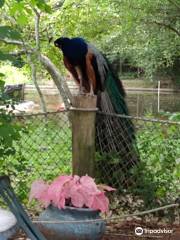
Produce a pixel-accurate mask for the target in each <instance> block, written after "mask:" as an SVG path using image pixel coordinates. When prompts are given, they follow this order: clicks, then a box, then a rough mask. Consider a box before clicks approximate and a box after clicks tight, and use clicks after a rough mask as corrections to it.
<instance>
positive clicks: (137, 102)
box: [25, 87, 180, 116]
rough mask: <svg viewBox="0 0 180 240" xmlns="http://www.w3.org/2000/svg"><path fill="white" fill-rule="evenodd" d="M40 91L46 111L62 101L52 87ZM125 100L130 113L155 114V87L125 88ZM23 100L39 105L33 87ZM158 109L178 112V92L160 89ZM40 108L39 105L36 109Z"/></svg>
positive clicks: (179, 94) (156, 105)
mask: <svg viewBox="0 0 180 240" xmlns="http://www.w3.org/2000/svg"><path fill="white" fill-rule="evenodd" d="M42 92H43V95H44V98H45V101H46V104H47V109H48V111H56V110H57V109H58V106H60V104H61V103H62V99H61V97H60V96H59V93H58V91H57V90H56V89H55V88H54V87H53V88H52V87H50V88H48V87H47V88H45V87H43V88H42ZM126 93H127V96H126V101H127V104H128V107H129V112H130V115H132V116H144V115H145V114H146V113H149V112H151V113H153V114H156V113H157V112H158V93H157V89H155V90H152V89H145V88H144V89H142V88H141V89H139V90H138V89H132V88H131V89H129V88H127V89H126ZM25 100H31V101H34V102H36V103H38V104H39V105H40V101H39V97H38V95H37V93H36V91H35V89H34V88H33V89H32V88H31V89H29V88H26V89H25ZM159 102H160V106H159V107H160V110H163V111H168V112H180V92H173V91H172V90H167V89H164V90H161V92H160V99H159ZM39 110H40V106H39V107H38V108H37V109H36V111H39Z"/></svg>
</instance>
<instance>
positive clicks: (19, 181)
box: [0, 112, 72, 200]
mask: <svg viewBox="0 0 180 240" xmlns="http://www.w3.org/2000/svg"><path fill="white" fill-rule="evenodd" d="M15 121H16V123H18V124H19V125H20V127H21V128H22V130H21V133H20V134H21V138H20V141H18V143H15V150H16V153H15V155H11V156H8V157H6V158H5V159H4V160H3V164H2V165H1V167H0V168H1V169H0V170H1V172H4V174H7V175H9V176H10V177H11V179H12V182H13V186H14V188H15V190H16V192H17V193H18V195H19V196H20V198H21V200H27V194H28V192H29V190H30V185H31V183H32V182H33V180H35V179H44V180H51V179H53V178H55V177H57V176H59V175H61V174H70V173H71V160H72V143H71V142H72V141H71V135H72V134H71V125H70V122H69V119H68V113H67V112H58V113H48V114H34V115H21V116H17V117H16V118H15Z"/></svg>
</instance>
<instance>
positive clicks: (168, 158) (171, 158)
mask: <svg viewBox="0 0 180 240" xmlns="http://www.w3.org/2000/svg"><path fill="white" fill-rule="evenodd" d="M96 122H97V134H96V145H97V152H96V173H97V176H98V177H99V179H100V181H101V182H103V183H107V184H109V185H110V186H113V187H115V188H117V189H118V190H119V191H124V190H125V191H127V190H128V189H129V190H130V192H131V193H134V194H138V195H141V197H142V198H143V199H144V200H145V201H146V203H147V204H148V203H149V204H152V203H153V202H154V201H155V199H156V200H157V199H164V200H165V199H166V200H167V199H169V200H170V199H171V200H172V199H175V198H176V197H178V194H179V191H180V188H179V187H180V178H179V173H180V123H178V122H169V121H161V120H153V119H146V118H136V117H127V116H120V115H115V114H114V115H113V114H104V113H98V114H97V121H96ZM110 128H111V129H110ZM133 128H134V129H133ZM149 206H150V205H149Z"/></svg>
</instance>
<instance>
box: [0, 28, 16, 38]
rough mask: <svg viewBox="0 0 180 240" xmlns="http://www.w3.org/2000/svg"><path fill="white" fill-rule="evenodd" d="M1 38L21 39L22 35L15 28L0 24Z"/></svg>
mask: <svg viewBox="0 0 180 240" xmlns="http://www.w3.org/2000/svg"><path fill="white" fill-rule="evenodd" d="M0 38H3V39H5V38H9V39H15V40H19V39H21V35H20V33H19V32H17V31H16V30H15V29H13V28H12V27H10V26H0Z"/></svg>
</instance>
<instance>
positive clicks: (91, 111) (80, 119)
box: [71, 95, 97, 176]
mask: <svg viewBox="0 0 180 240" xmlns="http://www.w3.org/2000/svg"><path fill="white" fill-rule="evenodd" d="M96 102H97V97H96V96H87V95H77V96H73V99H72V108H71V110H72V168H73V174H77V175H79V176H82V175H85V174H88V175H89V176H94V159H95V118H96V110H97V108H96Z"/></svg>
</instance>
